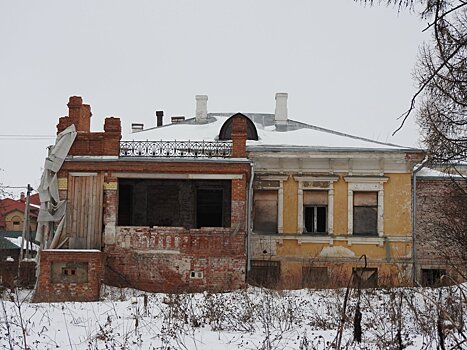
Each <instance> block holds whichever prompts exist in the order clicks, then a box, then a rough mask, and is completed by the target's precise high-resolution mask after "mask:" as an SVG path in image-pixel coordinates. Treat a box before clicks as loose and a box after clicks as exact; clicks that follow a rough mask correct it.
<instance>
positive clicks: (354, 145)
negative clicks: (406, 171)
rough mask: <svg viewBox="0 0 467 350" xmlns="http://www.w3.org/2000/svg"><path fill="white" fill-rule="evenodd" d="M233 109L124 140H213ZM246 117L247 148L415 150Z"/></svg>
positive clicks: (264, 117) (260, 116) (265, 116)
mask: <svg viewBox="0 0 467 350" xmlns="http://www.w3.org/2000/svg"><path fill="white" fill-rule="evenodd" d="M233 114H234V113H209V114H208V118H207V122H206V123H197V122H196V120H195V118H190V119H187V120H185V121H183V122H181V123H175V124H167V125H164V126H160V127H154V128H149V129H145V130H143V131H139V132H133V133H132V132H129V133H126V134H124V135H123V137H122V140H124V141H132V140H134V141H159V140H164V141H171V140H179V141H185V140H190V141H214V140H217V139H218V137H219V131H220V129H221V127H222V125H223V124H224V123H225V121H226V120H227V119H228V118H229V117H230V116H232V115H233ZM243 114H244V115H246V116H247V117H249V118H250V119H251V120H252V121H253V123H254V124H255V127H256V129H257V131H258V136H259V139H258V141H255V140H248V141H247V149H248V150H249V151H262V150H271V149H276V148H279V149H290V150H297V149H298V150H300V149H303V150H309V149H316V150H359V151H362V150H368V151H417V149H414V148H411V147H404V146H399V145H394V144H391V143H384V142H379V141H375V140H370V139H367V138H363V137H358V136H354V135H349V134H346V133H342V132H337V131H334V130H330V129H325V128H321V127H317V126H314V125H310V124H306V123H302V122H298V121H295V120H291V119H289V120H288V121H287V124H286V125H282V126H276V125H275V124H274V115H273V114H258V113H243Z"/></svg>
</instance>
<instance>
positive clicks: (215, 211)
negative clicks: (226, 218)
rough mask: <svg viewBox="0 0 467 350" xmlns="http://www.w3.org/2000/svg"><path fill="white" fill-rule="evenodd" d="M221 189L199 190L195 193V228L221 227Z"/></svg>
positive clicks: (222, 194)
mask: <svg viewBox="0 0 467 350" xmlns="http://www.w3.org/2000/svg"><path fill="white" fill-rule="evenodd" d="M223 199H224V193H223V191H222V189H201V188H198V190H197V191H196V223H197V227H198V228H201V227H222V222H223V215H222V203H223Z"/></svg>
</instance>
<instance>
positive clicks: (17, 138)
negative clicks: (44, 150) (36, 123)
mask: <svg viewBox="0 0 467 350" xmlns="http://www.w3.org/2000/svg"><path fill="white" fill-rule="evenodd" d="M55 137H56V136H52V135H50V136H49V135H0V140H6V141H23V140H53V139H55Z"/></svg>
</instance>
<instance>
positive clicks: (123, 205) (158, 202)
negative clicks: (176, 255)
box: [118, 179, 232, 229]
mask: <svg viewBox="0 0 467 350" xmlns="http://www.w3.org/2000/svg"><path fill="white" fill-rule="evenodd" d="M231 187H232V181H231V180H178V179H177V180H172V179H167V180H166V179H163V180H162V179H119V181H118V196H119V198H118V225H119V226H149V227H153V226H168V227H185V228H187V229H192V228H199V227H230V219H231V218H230V216H231Z"/></svg>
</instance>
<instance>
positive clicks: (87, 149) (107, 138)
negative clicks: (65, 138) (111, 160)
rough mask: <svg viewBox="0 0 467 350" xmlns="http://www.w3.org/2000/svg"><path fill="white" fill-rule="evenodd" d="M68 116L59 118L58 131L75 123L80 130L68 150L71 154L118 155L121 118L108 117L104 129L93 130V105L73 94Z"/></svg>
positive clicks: (69, 103)
mask: <svg viewBox="0 0 467 350" xmlns="http://www.w3.org/2000/svg"><path fill="white" fill-rule="evenodd" d="M67 106H68V109H69V112H68V117H61V118H59V121H58V125H57V133H60V132H62V131H63V130H65V129H66V128H67V127H69V126H70V125H72V124H74V125H75V128H76V131H77V132H78V133H77V135H76V138H75V140H74V142H73V145H72V146H71V148H70V151H69V152H68V155H70V156H118V155H119V153H120V139H121V138H122V126H121V122H120V118H116V117H107V118H105V121H104V131H103V132H102V131H101V132H91V115H92V114H91V107H90V106H89V105H86V104H83V99H82V98H81V97H79V96H71V97H70V99H69V102H68V104H67Z"/></svg>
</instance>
